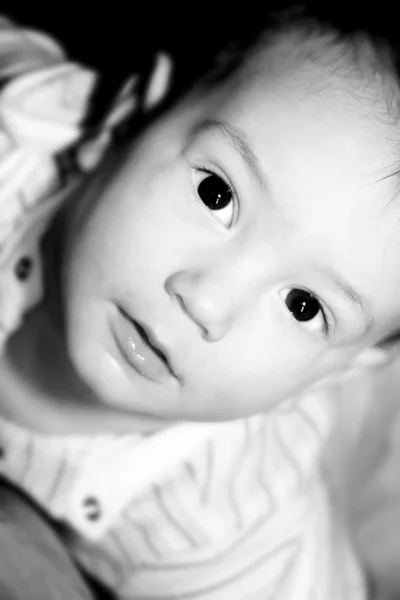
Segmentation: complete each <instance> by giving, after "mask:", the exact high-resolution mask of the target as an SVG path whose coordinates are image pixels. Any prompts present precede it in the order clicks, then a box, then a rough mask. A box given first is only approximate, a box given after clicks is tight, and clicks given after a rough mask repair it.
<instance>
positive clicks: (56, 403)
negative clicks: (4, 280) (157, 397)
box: [0, 303, 166, 435]
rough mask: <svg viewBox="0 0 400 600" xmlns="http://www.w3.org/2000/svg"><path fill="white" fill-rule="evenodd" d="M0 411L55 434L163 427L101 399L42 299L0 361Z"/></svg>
mask: <svg viewBox="0 0 400 600" xmlns="http://www.w3.org/2000/svg"><path fill="white" fill-rule="evenodd" d="M0 414H1V415H2V416H3V418H5V419H6V420H10V421H14V422H15V423H17V424H19V425H21V426H22V427H26V428H28V429H33V430H35V431H39V432H43V433H47V434H57V435H93V434H101V433H103V434H104V433H109V434H113V433H114V434H127V433H142V434H145V433H152V432H154V431H157V430H159V429H161V428H164V427H165V426H166V423H165V422H161V421H159V420H158V419H153V418H148V417H144V416H142V415H135V414H132V413H130V412H127V411H122V410H116V409H113V408H109V407H106V406H104V405H103V404H101V402H100V401H99V400H98V399H97V398H96V396H95V395H94V394H93V392H92V391H91V390H90V389H89V388H88V387H87V386H86V385H85V383H84V382H82V380H81V379H80V378H79V377H78V376H77V374H76V372H75V370H74V368H73V366H72V364H71V362H70V360H69V358H68V354H67V351H66V348H65V344H64V342H63V336H62V335H61V334H60V330H59V329H57V328H56V327H55V326H54V314H51V313H49V311H48V307H47V306H46V304H45V303H42V304H40V305H39V306H37V307H36V308H35V309H33V310H32V311H31V312H30V313H29V314H28V315H27V317H26V319H25V321H24V324H23V326H22V327H21V328H20V329H19V330H18V331H17V332H16V333H15V334H14V335H13V336H12V338H11V339H10V341H9V343H8V345H7V347H6V352H5V355H4V357H3V358H2V361H1V363H0Z"/></svg>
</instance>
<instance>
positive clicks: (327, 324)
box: [280, 285, 335, 337]
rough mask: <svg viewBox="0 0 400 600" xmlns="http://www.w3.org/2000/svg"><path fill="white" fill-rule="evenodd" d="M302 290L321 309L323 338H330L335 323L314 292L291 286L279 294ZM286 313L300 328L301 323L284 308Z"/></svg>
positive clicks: (323, 303) (328, 310)
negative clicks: (314, 300) (313, 299)
mask: <svg viewBox="0 0 400 600" xmlns="http://www.w3.org/2000/svg"><path fill="white" fill-rule="evenodd" d="M294 289H295V290H302V291H304V292H306V293H307V294H310V296H312V297H313V298H315V299H316V300H317V302H318V304H319V306H320V309H321V316H322V319H323V322H324V330H323V332H322V333H323V335H324V337H332V336H333V334H334V330H335V321H334V319H333V316H332V312H331V311H330V309H329V308H328V307H327V305H326V304H325V302H324V301H323V300H321V298H320V297H319V296H318V295H317V294H315V293H314V292H312V291H311V290H309V289H307V288H305V287H303V286H301V285H298V286H297V285H291V286H287V287H285V288H283V289H282V290H281V292H280V293H281V294H282V292H285V291H290V290H294ZM286 310H287V312H288V313H289V315H290V317H291V319H292V320H293V321H294V322H295V324H296V326H297V327H302V325H301V322H300V321H297V320H296V319H295V318H294V316H293V315H292V314H291V312H290V311H289V309H288V308H287V307H286ZM303 329H307V328H306V327H305V326H303Z"/></svg>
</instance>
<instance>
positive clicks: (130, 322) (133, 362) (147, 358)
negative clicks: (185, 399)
mask: <svg viewBox="0 0 400 600" xmlns="http://www.w3.org/2000/svg"><path fill="white" fill-rule="evenodd" d="M114 333H115V337H116V342H117V345H118V347H119V350H120V351H121V353H122V355H123V357H124V358H125V360H126V361H127V362H128V364H129V366H130V367H133V369H134V370H135V371H136V372H137V373H139V374H140V375H141V376H143V377H145V378H147V379H149V380H151V381H155V382H157V383H165V382H167V380H168V379H171V378H176V375H175V373H174V371H173V369H172V367H171V364H170V361H169V360H168V357H167V355H166V354H165V352H164V351H163V350H162V349H161V348H160V344H159V343H157V341H156V340H155V339H154V337H153V336H152V335H151V334H150V333H149V332H148V330H146V329H145V327H144V326H143V325H142V324H140V323H138V322H137V321H135V320H134V319H132V318H131V317H130V316H129V315H128V314H127V313H126V312H125V311H124V310H123V309H122V308H121V307H118V313H117V320H116V326H115V328H114Z"/></svg>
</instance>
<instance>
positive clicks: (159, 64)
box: [143, 53, 172, 111]
mask: <svg viewBox="0 0 400 600" xmlns="http://www.w3.org/2000/svg"><path fill="white" fill-rule="evenodd" d="M171 79H172V60H171V58H170V57H169V56H168V55H167V54H165V53H160V54H158V55H157V57H156V61H155V66H154V68H153V72H152V74H151V76H150V78H149V81H148V83H147V87H146V89H145V92H144V100H143V105H144V109H145V111H149V110H152V109H153V108H155V107H156V106H157V105H158V104H159V103H160V102H161V101H162V100H163V98H164V97H165V96H166V95H167V93H168V91H169V88H170V84H171Z"/></svg>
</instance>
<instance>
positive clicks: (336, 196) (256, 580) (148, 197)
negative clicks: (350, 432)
mask: <svg viewBox="0 0 400 600" xmlns="http://www.w3.org/2000/svg"><path fill="white" fill-rule="evenodd" d="M0 34H1V36H2V37H1V38H0V44H1V46H0V47H1V48H2V49H3V48H4V46H3V43H4V44H8V45H9V46H7V52H8V53H6V52H4V53H3V55H4V56H8V57H11V58H10V60H7V61H4V64H3V62H2V65H3V66H2V69H3V71H2V73H3V82H4V83H3V88H2V92H1V96H0V118H1V127H2V142H1V143H2V149H1V163H0V182H1V185H0V189H1V195H0V203H1V204H0V219H1V238H0V240H1V254H0V257H1V266H0V268H1V271H0V302H1V304H0V319H1V328H2V338H3V353H2V362H1V372H0V398H1V414H2V418H1V425H0V439H1V448H2V451H1V459H0V461H1V462H0V468H1V472H2V474H3V475H4V476H5V477H6V478H8V479H9V480H10V481H12V482H13V483H14V484H16V485H18V486H19V487H20V488H22V489H23V490H24V491H26V492H27V493H28V494H30V495H31V497H33V498H34V499H35V500H36V501H37V502H38V503H39V504H40V505H41V506H42V507H43V508H44V509H45V510H46V511H47V513H48V514H49V515H50V516H51V517H52V518H53V519H55V520H56V521H58V522H61V523H62V524H63V525H64V526H65V530H66V532H67V535H66V542H67V543H68V544H69V548H70V550H71V553H72V555H73V556H74V557H75V559H76V560H77V561H78V563H79V564H80V565H81V566H82V568H83V569H85V570H87V571H88V572H89V573H90V574H91V575H92V576H93V577H95V578H97V579H99V580H100V581H101V582H103V583H104V584H105V585H107V586H108V587H109V588H110V589H111V590H112V591H113V592H114V593H115V595H116V597H117V598H123V599H132V600H133V599H136V598H137V599H139V598H140V599H141V600H144V599H148V600H150V599H156V598H157V599H167V598H168V599H178V598H179V599H189V598H196V599H202V600H203V599H204V600H205V599H207V600H211V599H218V600H221V599H229V600H233V599H237V600H246V599H260V600H269V599H271V600H272V599H274V600H278V599H279V600H280V599H282V600H303V599H304V600H347V599H348V600H356V599H366V598H367V589H366V584H365V581H364V576H363V572H362V568H361V566H360V565H359V563H358V561H357V559H356V556H355V553H354V552H353V549H352V544H351V540H350V536H349V533H348V530H347V526H346V517H345V515H343V514H342V511H341V507H340V505H339V503H338V501H337V502H335V500H334V498H333V497H332V495H331V493H330V491H329V490H330V484H329V481H328V479H327V477H326V475H325V474H324V470H323V469H322V461H323V457H324V451H325V447H326V444H327V443H328V441H329V439H330V437H331V435H332V432H333V430H334V428H335V427H336V420H335V419H336V409H335V400H336V396H335V393H334V391H335V388H332V387H329V386H328V384H330V383H332V382H340V381H341V379H343V378H345V377H348V375H349V374H350V373H352V372H355V371H358V370H360V369H362V368H364V367H371V366H374V365H376V364H381V363H382V362H384V360H385V357H386V355H387V346H386V344H385V340H387V339H389V338H390V337H391V336H392V335H393V334H394V333H395V332H396V330H397V327H398V323H399V319H400V306H399V303H398V297H399V293H400V272H399V269H398V268H397V267H398V265H397V256H398V244H399V233H398V202H397V191H398V181H397V168H398V167H397V156H398V149H397V144H398V140H397V121H396V119H397V107H398V100H399V97H400V89H399V86H398V81H397V79H396V75H395V67H394V58H393V56H392V54H391V51H390V50H389V48H387V47H386V46H385V45H384V44H383V43H380V44H378V42H375V41H374V40H373V39H372V38H369V37H368V36H367V35H366V34H365V35H361V34H360V35H354V36H348V37H345V36H341V35H339V32H336V31H335V30H334V28H332V27H329V26H326V27H325V26H322V25H321V24H319V22H318V20H317V19H313V18H311V17H308V18H307V17H306V16H305V14H304V15H302V14H301V13H294V15H293V16H292V17H291V16H290V14H288V15H287V16H286V18H284V19H283V18H280V17H279V18H277V19H276V21H273V20H271V26H270V27H269V28H267V29H266V30H265V31H264V32H263V34H262V36H261V37H260V38H259V39H258V40H257V41H256V42H254V44H253V45H251V46H250V47H249V48H248V49H247V51H246V52H245V53H244V54H243V56H242V60H241V61H238V62H237V64H235V68H234V69H230V68H228V67H227V68H226V69H224V68H222V67H221V65H219V68H218V69H216V70H215V71H214V72H213V73H212V75H211V76H209V77H205V78H203V79H202V80H201V81H200V82H199V83H198V84H197V85H196V86H194V87H193V88H192V89H191V90H190V91H189V92H188V93H187V94H186V95H184V96H183V97H182V98H181V99H179V100H177V101H176V102H174V103H172V104H171V105H170V106H169V107H167V108H165V110H163V111H161V110H159V111H157V109H156V107H157V105H159V106H162V99H163V96H164V94H167V90H168V81H169V64H168V61H167V60H166V59H165V58H164V57H160V59H159V60H158V63H157V65H156V68H155V71H154V74H153V75H152V77H150V79H149V80H148V84H147V85H144V84H143V85H141V86H140V85H139V83H138V81H139V80H135V79H133V80H132V81H131V82H128V86H125V87H124V88H123V90H122V93H121V94H119V95H118V96H117V99H116V101H115V103H114V104H113V105H112V106H111V107H110V110H109V112H108V113H106V116H105V117H104V119H103V120H102V121H101V123H100V125H99V126H98V127H97V128H95V129H93V128H92V129H89V130H86V129H85V128H84V125H83V124H84V122H85V115H86V111H87V108H88V106H89V105H90V99H91V95H92V94H93V92H94V91H95V86H96V85H97V84H96V82H97V80H96V77H95V75H94V74H93V73H92V72H90V71H89V70H88V69H85V68H83V67H81V66H79V65H76V64H74V63H70V62H68V61H67V59H65V57H64V55H63V53H62V51H61V50H60V48H59V47H58V46H57V45H56V44H55V43H54V42H53V41H52V40H50V39H49V38H46V37H43V36H42V35H39V34H37V33H32V32H26V31H25V30H23V31H22V30H19V29H18V28H17V27H16V26H15V25H13V24H12V23H10V22H9V21H7V20H5V21H3V22H2V30H1V31H0ZM3 40H5V41H3ZM10 48H11V49H12V51H11V50H10ZM228 58H229V57H228ZM230 64H232V63H230ZM225 66H226V65H225ZM228 66H229V65H228ZM138 90H141V93H140V94H139V91H138ZM160 102H161V104H159V103H160ZM139 109H141V110H142V113H143V119H144V120H145V117H146V114H150V113H151V111H152V110H155V109H156V113H154V118H153V119H151V120H150V119H148V122H147V126H146V127H144V126H143V128H142V129H141V130H140V131H139V132H138V134H137V135H136V137H135V139H134V140H131V141H130V140H128V141H127V140H125V141H121V140H120V141H119V142H118V143H117V142H115V143H113V141H112V140H113V130H114V129H115V128H118V126H119V124H120V123H124V122H125V121H126V120H127V119H128V118H129V115H130V114H131V113H133V112H134V111H137V110H139ZM89 173H90V175H89ZM53 217H54V219H53ZM44 234H46V235H44ZM41 241H43V244H41ZM332 390H333V391H332ZM353 417H354V418H358V416H357V415H355V416H354V415H353Z"/></svg>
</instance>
